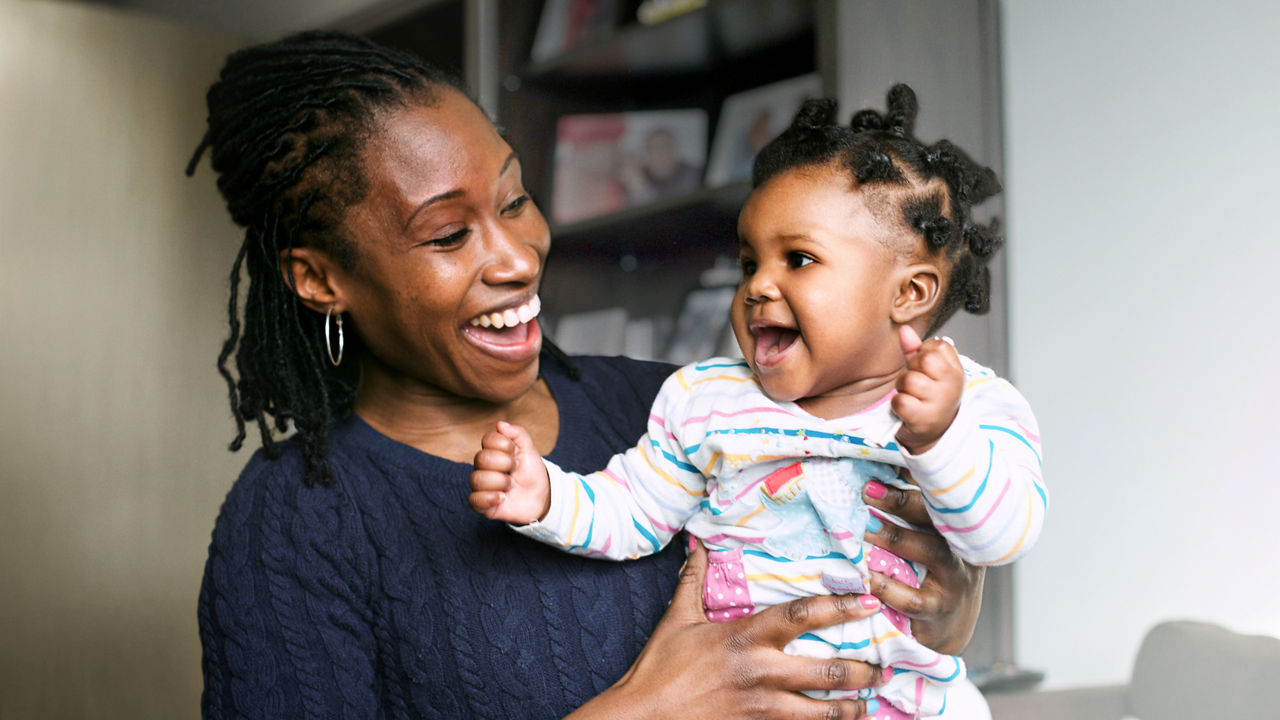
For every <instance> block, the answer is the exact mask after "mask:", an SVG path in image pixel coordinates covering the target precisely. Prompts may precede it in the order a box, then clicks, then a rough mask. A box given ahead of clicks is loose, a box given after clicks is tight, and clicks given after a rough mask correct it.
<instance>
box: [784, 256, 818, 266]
mask: <svg viewBox="0 0 1280 720" xmlns="http://www.w3.org/2000/svg"><path fill="white" fill-rule="evenodd" d="M811 262H813V258H811V257H809V256H808V255H805V254H803V253H791V254H790V255H788V256H787V263H788V264H790V265H791V267H792V268H802V267H804V266H805V265H808V264H809V263H811Z"/></svg>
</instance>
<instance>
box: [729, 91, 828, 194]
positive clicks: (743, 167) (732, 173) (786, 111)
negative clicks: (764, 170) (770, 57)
mask: <svg viewBox="0 0 1280 720" xmlns="http://www.w3.org/2000/svg"><path fill="white" fill-rule="evenodd" d="M821 94H822V78H821V77H820V76H819V75H818V74H817V73H810V74H808V75H800V76H798V77H794V78H789V79H787V80H781V81H779V82H776V83H771V84H769V85H763V86H761V87H758V88H752V89H751V90H747V91H744V92H740V93H737V94H735V95H730V96H729V97H727V98H725V100H724V104H723V105H721V108H720V120H719V122H717V123H716V134H715V137H714V140H713V143H712V146H711V157H710V159H709V160H708V162H707V175H706V186H707V187H720V186H722V185H728V184H731V183H735V182H742V181H745V180H750V179H751V165H752V163H753V162H754V161H755V156H756V153H757V152H759V150H760V148H761V147H763V146H764V145H765V144H766V143H767V142H769V141H770V140H772V139H774V138H775V137H777V136H778V135H779V134H781V133H782V131H783V130H786V129H787V127H788V126H789V125H790V124H791V120H792V118H793V117H794V116H795V114H796V110H798V109H800V105H801V104H802V103H803V102H804V101H805V100H806V99H808V98H814V97H820V96H821Z"/></svg>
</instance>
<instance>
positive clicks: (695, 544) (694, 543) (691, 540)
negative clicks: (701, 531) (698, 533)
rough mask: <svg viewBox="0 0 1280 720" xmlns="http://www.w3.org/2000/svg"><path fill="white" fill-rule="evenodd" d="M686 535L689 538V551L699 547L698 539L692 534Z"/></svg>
mask: <svg viewBox="0 0 1280 720" xmlns="http://www.w3.org/2000/svg"><path fill="white" fill-rule="evenodd" d="M685 537H687V538H689V545H688V550H689V552H693V549H694V548H696V547H698V541H697V540H695V539H694V537H693V536H692V535H686V536H685Z"/></svg>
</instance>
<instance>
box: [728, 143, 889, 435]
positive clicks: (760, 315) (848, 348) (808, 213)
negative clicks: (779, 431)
mask: <svg viewBox="0 0 1280 720" xmlns="http://www.w3.org/2000/svg"><path fill="white" fill-rule="evenodd" d="M849 186H850V180H849V177H848V175H847V174H845V173H840V172H837V171H834V170H831V169H825V168H802V169H797V170H791V171H788V172H786V173H783V174H781V175H778V176H777V177H774V178H773V179H771V180H769V182H767V183H766V184H765V185H763V186H761V187H759V188H757V189H756V190H755V191H753V192H752V193H751V196H750V197H749V198H748V199H747V202H746V204H745V205H744V206H743V208H742V213H741V214H740V215H739V218H738V237H739V240H740V243H741V244H740V253H739V260H740V264H741V266H742V271H743V274H742V281H741V282H740V283H739V285H738V292H737V295H736V296H735V297H734V303H733V308H732V309H731V311H730V321H731V322H732V324H733V331H734V334H735V335H736V337H737V340H738V346H739V347H740V348H741V349H742V354H743V357H744V358H746V360H747V363H748V364H750V366H751V368H752V370H754V371H755V374H756V377H757V378H759V379H760V382H761V384H762V385H763V386H764V390H765V392H766V393H768V394H769V396H770V397H772V398H773V399H775V400H782V401H786V400H794V401H798V402H799V403H800V405H801V406H802V407H804V408H805V409H806V410H808V411H809V412H811V413H814V414H816V415H820V416H823V417H838V416H841V415H846V414H849V413H852V412H856V411H858V410H861V409H863V408H865V407H868V406H869V405H870V404H872V403H874V402H875V401H876V400H878V399H879V398H881V397H883V396H884V394H885V393H886V392H888V391H889V389H891V388H892V382H893V378H895V377H896V374H897V372H898V371H899V370H900V369H901V367H902V364H903V355H902V349H901V347H900V345H899V340H898V333H897V328H896V326H895V325H894V323H893V320H892V318H891V314H890V313H891V309H892V306H893V302H894V299H895V297H896V295H897V293H898V290H899V286H900V283H901V282H902V280H903V272H904V268H905V267H907V262H906V260H905V259H904V258H902V257H901V256H900V255H899V254H898V253H895V252H894V251H893V249H892V247H893V246H894V245H895V243H892V242H890V241H889V240H890V238H889V236H888V230H887V229H886V228H885V227H884V226H883V225H882V224H881V223H879V222H878V221H877V220H876V219H875V218H874V217H873V215H872V213H871V211H870V210H869V209H868V208H867V206H866V203H865V201H864V198H863V195H862V193H860V192H858V191H854V190H850V187H849ZM886 383H888V385H887V387H886V386H885V385H886Z"/></svg>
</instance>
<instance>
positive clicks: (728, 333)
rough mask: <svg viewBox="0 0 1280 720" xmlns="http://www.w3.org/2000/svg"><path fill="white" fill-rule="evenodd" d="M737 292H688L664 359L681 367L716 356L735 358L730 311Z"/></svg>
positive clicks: (719, 289) (721, 289) (730, 289)
mask: <svg viewBox="0 0 1280 720" xmlns="http://www.w3.org/2000/svg"><path fill="white" fill-rule="evenodd" d="M736 292H737V288H736V287H710V288H697V289H694V290H691V291H689V294H688V295H686V296H685V298H684V303H683V305H682V306H681V308H680V314H679V315H678V316H677V317H676V326H675V328H674V329H673V330H672V333H671V342H670V343H669V344H668V345H667V350H666V352H665V353H663V359H664V360H666V361H667V362H671V363H675V364H677V365H684V364H686V363H691V362H694V361H695V360H704V359H706V358H709V357H712V356H715V355H729V356H734V355H737V354H738V349H737V344H736V341H735V340H734V339H733V330H732V328H731V327H730V326H729V308H730V306H732V305H733V296H734V293H736Z"/></svg>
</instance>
